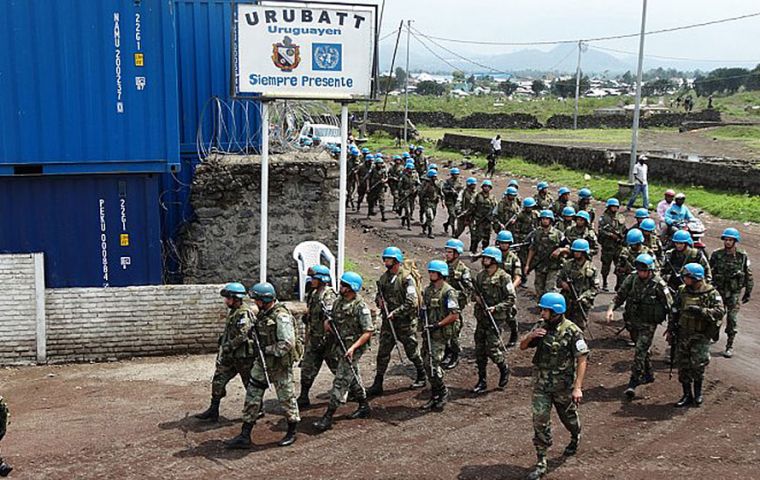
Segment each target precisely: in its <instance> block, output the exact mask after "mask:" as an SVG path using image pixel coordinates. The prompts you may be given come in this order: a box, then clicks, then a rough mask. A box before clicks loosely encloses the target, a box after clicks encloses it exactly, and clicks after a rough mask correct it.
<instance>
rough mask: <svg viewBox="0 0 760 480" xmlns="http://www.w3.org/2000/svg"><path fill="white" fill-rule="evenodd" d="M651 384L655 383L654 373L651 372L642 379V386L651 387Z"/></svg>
mask: <svg viewBox="0 0 760 480" xmlns="http://www.w3.org/2000/svg"><path fill="white" fill-rule="evenodd" d="M650 383H654V373H652V372H649V373H647V374H645V375H644V378H642V379H641V384H642V385H649V384H650Z"/></svg>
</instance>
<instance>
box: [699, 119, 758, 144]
mask: <svg viewBox="0 0 760 480" xmlns="http://www.w3.org/2000/svg"><path fill="white" fill-rule="evenodd" d="M705 136H709V137H713V138H717V139H718V140H730V141H736V142H741V143H743V144H745V145H746V146H747V147H750V148H754V149H758V150H760V125H757V126H739V125H729V126H726V127H718V128H714V129H711V130H709V131H707V132H705Z"/></svg>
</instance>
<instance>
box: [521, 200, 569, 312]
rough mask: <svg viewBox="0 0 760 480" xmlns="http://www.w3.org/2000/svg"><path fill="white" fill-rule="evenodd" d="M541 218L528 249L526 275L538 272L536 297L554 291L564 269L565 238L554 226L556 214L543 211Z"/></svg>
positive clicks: (534, 282)
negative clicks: (563, 250)
mask: <svg viewBox="0 0 760 480" xmlns="http://www.w3.org/2000/svg"><path fill="white" fill-rule="evenodd" d="M539 218H540V220H541V225H540V227H539V228H537V229H536V233H535V235H534V236H533V239H532V240H531V243H530V248H529V249H528V260H527V261H526V266H525V275H526V276H528V275H529V274H530V272H531V271H533V270H535V271H536V279H535V280H534V281H533V285H534V287H535V289H536V295H537V296H538V297H541V296H542V295H543V294H544V293H546V292H548V291H549V290H551V289H553V288H554V285H555V284H556V283H557V274H558V273H559V271H560V269H561V268H562V255H561V254H562V243H563V242H564V241H565V237H564V235H562V232H560V231H559V230H557V229H556V228H554V227H553V226H552V223H554V214H553V213H552V211H551V210H542V211H541V213H540V214H539Z"/></svg>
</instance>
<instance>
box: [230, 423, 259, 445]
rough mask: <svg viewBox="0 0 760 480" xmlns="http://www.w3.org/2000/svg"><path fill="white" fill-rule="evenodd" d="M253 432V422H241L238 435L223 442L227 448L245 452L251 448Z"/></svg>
mask: <svg viewBox="0 0 760 480" xmlns="http://www.w3.org/2000/svg"><path fill="white" fill-rule="evenodd" d="M252 430H253V422H243V428H242V429H241V430H240V435H238V436H237V437H235V438H232V439H230V440H227V441H226V442H224V445H225V446H226V447H227V448H231V449H236V450H246V449H248V448H251V445H252V444H251V431H252Z"/></svg>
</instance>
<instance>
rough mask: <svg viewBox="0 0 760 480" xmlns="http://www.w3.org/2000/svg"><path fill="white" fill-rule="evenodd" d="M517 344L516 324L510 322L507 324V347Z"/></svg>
mask: <svg viewBox="0 0 760 480" xmlns="http://www.w3.org/2000/svg"><path fill="white" fill-rule="evenodd" d="M515 345H517V325H515V324H514V322H513V323H511V324H510V325H509V342H507V347H514V346H515Z"/></svg>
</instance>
